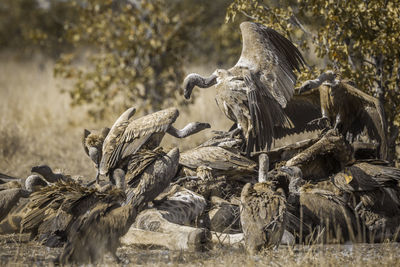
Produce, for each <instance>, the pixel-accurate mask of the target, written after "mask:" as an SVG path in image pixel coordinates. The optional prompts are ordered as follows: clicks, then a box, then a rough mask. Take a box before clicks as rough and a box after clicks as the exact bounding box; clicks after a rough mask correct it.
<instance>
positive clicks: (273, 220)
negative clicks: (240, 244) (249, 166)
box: [240, 154, 287, 254]
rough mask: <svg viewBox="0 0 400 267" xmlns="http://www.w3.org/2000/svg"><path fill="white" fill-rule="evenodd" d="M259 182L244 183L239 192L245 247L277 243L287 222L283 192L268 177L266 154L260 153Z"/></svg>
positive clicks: (257, 248)
mask: <svg viewBox="0 0 400 267" xmlns="http://www.w3.org/2000/svg"><path fill="white" fill-rule="evenodd" d="M259 158H260V159H259V161H260V164H259V165H260V166H259V182H258V183H256V184H254V185H252V184H250V183H247V184H246V185H245V186H244V187H243V190H242V193H241V197H240V200H241V205H240V221H241V223H242V229H243V234H244V241H245V246H246V249H247V251H248V252H249V253H250V254H254V253H257V252H259V251H260V250H262V249H265V248H271V247H278V246H279V244H280V242H281V239H282V236H283V232H284V230H285V225H286V220H287V218H286V212H287V207H286V196H285V192H284V189H283V188H281V187H280V186H279V184H278V183H277V181H267V177H268V176H267V172H268V168H269V164H268V156H267V155H266V154H261V155H260V156H259Z"/></svg>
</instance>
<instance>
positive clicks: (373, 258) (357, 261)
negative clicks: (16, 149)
mask: <svg viewBox="0 0 400 267" xmlns="http://www.w3.org/2000/svg"><path fill="white" fill-rule="evenodd" d="M23 239H25V240H23V241H26V239H27V237H26V235H25V236H24V237H23ZM18 240H19V235H9V236H2V237H0V265H1V266H53V265H54V263H53V261H54V259H55V258H56V257H57V255H58V254H59V253H60V252H61V248H47V247H44V246H41V245H40V244H38V243H36V242H22V243H19V242H18ZM399 249H400V244H399V243H384V244H354V245H353V244H347V245H312V246H300V245H296V246H280V247H279V248H278V249H277V250H272V251H266V252H265V253H263V254H260V255H256V256H249V255H247V254H246V253H245V252H244V250H243V248H228V247H220V248H214V249H213V250H211V251H208V252H196V253H193V252H192V253H191V252H181V251H167V250H151V249H140V248H136V247H127V246H124V247H121V248H119V249H118V252H117V254H118V256H119V257H120V259H121V263H120V264H117V263H115V262H114V261H113V259H112V258H111V256H110V255H106V256H105V257H104V260H103V262H101V265H107V266H110V265H111V266H117V265H119V266H127V265H142V266H189V265H190V266H225V267H228V266H265V265H268V266H350V265H351V266H377V265H380V266H392V267H394V266H400V253H398V252H399V251H400V250H399Z"/></svg>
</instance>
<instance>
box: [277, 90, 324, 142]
mask: <svg viewBox="0 0 400 267" xmlns="http://www.w3.org/2000/svg"><path fill="white" fill-rule="evenodd" d="M284 112H285V114H286V115H287V116H288V117H289V119H290V120H291V122H292V123H293V127H291V128H285V127H282V126H275V130H274V131H275V136H274V139H280V138H284V139H287V138H288V137H289V136H291V135H296V134H303V133H308V132H319V131H320V130H321V129H322V127H321V126H319V125H317V124H311V125H310V124H309V122H310V121H313V120H315V119H318V118H321V116H322V114H321V107H320V97H319V91H318V89H316V90H312V91H309V92H307V93H306V94H304V95H303V94H302V95H299V94H296V93H295V94H294V95H293V98H292V99H291V100H290V101H289V102H288V104H287V106H286V108H285V109H284Z"/></svg>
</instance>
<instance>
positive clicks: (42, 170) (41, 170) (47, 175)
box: [31, 165, 73, 183]
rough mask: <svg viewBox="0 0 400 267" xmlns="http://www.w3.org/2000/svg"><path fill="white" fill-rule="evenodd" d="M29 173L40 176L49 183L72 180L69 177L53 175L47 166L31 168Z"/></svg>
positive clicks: (58, 174)
mask: <svg viewBox="0 0 400 267" xmlns="http://www.w3.org/2000/svg"><path fill="white" fill-rule="evenodd" d="M31 172H33V173H37V174H40V175H41V176H42V177H43V178H44V179H45V180H46V181H47V182H49V183H56V182H59V181H72V180H73V179H72V178H71V177H70V176H69V175H64V174H61V173H54V172H53V170H52V169H51V168H50V167H49V166H47V165H39V166H34V167H32V169H31Z"/></svg>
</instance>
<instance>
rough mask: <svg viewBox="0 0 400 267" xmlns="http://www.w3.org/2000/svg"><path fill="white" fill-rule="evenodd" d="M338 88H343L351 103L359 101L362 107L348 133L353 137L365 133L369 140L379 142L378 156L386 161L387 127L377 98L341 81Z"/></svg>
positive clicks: (382, 109)
mask: <svg viewBox="0 0 400 267" xmlns="http://www.w3.org/2000/svg"><path fill="white" fill-rule="evenodd" d="M339 86H342V87H343V89H344V90H345V91H346V94H347V96H348V98H351V99H352V100H350V101H351V102H354V101H359V102H360V103H361V106H362V110H360V115H359V118H358V119H356V120H355V121H354V122H353V123H352V125H351V127H350V129H349V132H350V133H351V134H352V135H353V137H356V136H357V135H361V134H362V133H363V132H366V134H367V135H368V137H369V138H370V139H372V140H376V141H378V142H379V144H380V156H381V158H382V159H386V158H387V153H388V151H387V150H388V147H387V145H388V144H387V138H386V130H385V129H386V128H387V125H386V118H385V111H384V108H383V105H382V104H381V103H380V102H379V100H378V99H377V98H375V97H373V96H370V95H368V94H366V93H364V92H363V91H361V90H359V89H357V88H355V87H353V86H351V85H350V84H349V83H348V81H341V82H340V84H339ZM372 140H371V141H372Z"/></svg>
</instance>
